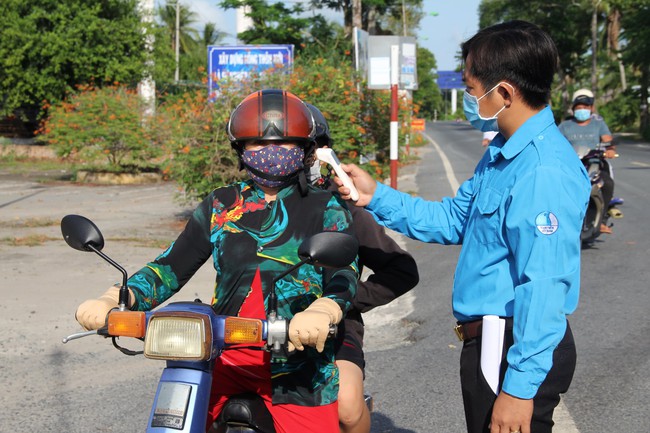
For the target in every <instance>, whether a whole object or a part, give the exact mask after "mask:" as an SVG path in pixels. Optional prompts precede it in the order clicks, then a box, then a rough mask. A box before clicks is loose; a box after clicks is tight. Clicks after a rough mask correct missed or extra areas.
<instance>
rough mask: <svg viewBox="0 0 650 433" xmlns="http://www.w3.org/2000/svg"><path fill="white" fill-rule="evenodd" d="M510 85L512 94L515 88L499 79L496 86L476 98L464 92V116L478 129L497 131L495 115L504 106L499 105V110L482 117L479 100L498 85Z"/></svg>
mask: <svg viewBox="0 0 650 433" xmlns="http://www.w3.org/2000/svg"><path fill="white" fill-rule="evenodd" d="M502 84H503V85H506V86H510V88H511V89H512V94H513V95H514V93H515V89H514V87H512V86H511V85H510V84H508V83H506V82H503V81H500V82H499V83H497V85H496V86H494V87H492V88H491V89H490V90H488V91H487V92H485V93H484V94H483V96H481V97H480V98H477V97H476V96H474V95H470V94H469V92H465V93H464V95H463V111H465V117H466V118H467V120H469V123H471V124H472V126H473V127H474V128H476V129H478V130H479V131H483V132H489V131H499V125H498V124H497V116H498V115H499V113H501V112H502V111H503V110H504V109H505V108H506V106H505V105H504V106H503V107H501V109H500V110H499V111H497V112H496V113H494V115H493V116H492V117H483V116H481V113H480V106H479V101H480V100H481V99H483V98H485V97H486V96H487V95H489V94H490V93H491V92H492V91H493V90H494V89H496V88H497V87H499V86H500V85H502Z"/></svg>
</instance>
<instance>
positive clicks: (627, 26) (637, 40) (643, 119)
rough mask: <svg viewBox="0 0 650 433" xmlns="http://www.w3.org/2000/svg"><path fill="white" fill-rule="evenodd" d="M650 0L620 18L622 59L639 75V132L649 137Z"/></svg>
mask: <svg viewBox="0 0 650 433" xmlns="http://www.w3.org/2000/svg"><path fill="white" fill-rule="evenodd" d="M649 22H650V1H648V0H644V1H643V4H642V5H639V4H637V5H636V13H631V14H626V15H624V16H623V19H622V26H623V29H624V30H623V32H622V36H623V38H624V39H625V41H626V44H625V47H624V48H623V50H622V55H623V59H624V60H625V61H626V62H627V63H628V64H630V65H632V66H633V67H634V68H635V69H636V71H637V75H638V77H639V84H640V86H639V99H638V101H639V106H640V110H639V111H640V122H639V123H640V125H639V127H640V128H639V129H640V132H641V134H642V135H643V136H644V137H645V138H646V139H650V114H649V112H648V88H649V87H650V50H648V45H647V44H648V41H649V40H650V27H649V26H648V23H649Z"/></svg>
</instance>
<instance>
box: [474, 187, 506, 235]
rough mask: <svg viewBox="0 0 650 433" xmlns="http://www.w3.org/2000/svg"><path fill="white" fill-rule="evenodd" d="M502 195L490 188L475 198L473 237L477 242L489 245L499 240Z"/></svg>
mask: <svg viewBox="0 0 650 433" xmlns="http://www.w3.org/2000/svg"><path fill="white" fill-rule="evenodd" d="M502 197H503V194H502V193H501V192H499V191H497V190H495V189H492V188H485V189H484V190H482V191H481V192H479V194H478V197H476V210H477V211H476V212H475V214H474V218H475V221H474V224H473V232H474V233H473V235H474V237H475V238H476V240H478V241H479V242H481V243H483V244H489V243H493V242H498V241H499V240H500V239H501V221H502V218H501V214H500V210H499V209H500V205H501V199H502Z"/></svg>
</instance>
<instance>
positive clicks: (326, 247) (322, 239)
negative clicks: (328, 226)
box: [298, 232, 359, 268]
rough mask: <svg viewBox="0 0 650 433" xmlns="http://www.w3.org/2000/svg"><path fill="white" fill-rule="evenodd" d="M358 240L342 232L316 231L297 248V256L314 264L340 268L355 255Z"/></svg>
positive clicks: (357, 248)
mask: <svg viewBox="0 0 650 433" xmlns="http://www.w3.org/2000/svg"><path fill="white" fill-rule="evenodd" d="M358 250H359V242H358V241H357V239H356V238H355V237H354V236H351V235H349V234H347V233H342V232H323V233H318V234H316V235H314V236H311V237H310V238H307V239H305V241H304V242H303V243H302V244H301V245H300V248H298V256H299V257H300V258H301V259H303V260H306V261H307V263H309V264H311V265H314V266H322V267H325V268H342V267H344V266H347V265H349V264H350V263H352V261H353V260H354V259H355V257H356V256H357V252H358Z"/></svg>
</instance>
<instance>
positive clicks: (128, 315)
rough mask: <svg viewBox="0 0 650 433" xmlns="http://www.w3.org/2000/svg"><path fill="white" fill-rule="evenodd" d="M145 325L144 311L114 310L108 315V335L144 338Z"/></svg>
mask: <svg viewBox="0 0 650 433" xmlns="http://www.w3.org/2000/svg"><path fill="white" fill-rule="evenodd" d="M145 326H146V319H145V314H144V311H113V312H112V313H111V314H109V315H108V335H112V336H115V337H134V338H143V337H144V334H145Z"/></svg>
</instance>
